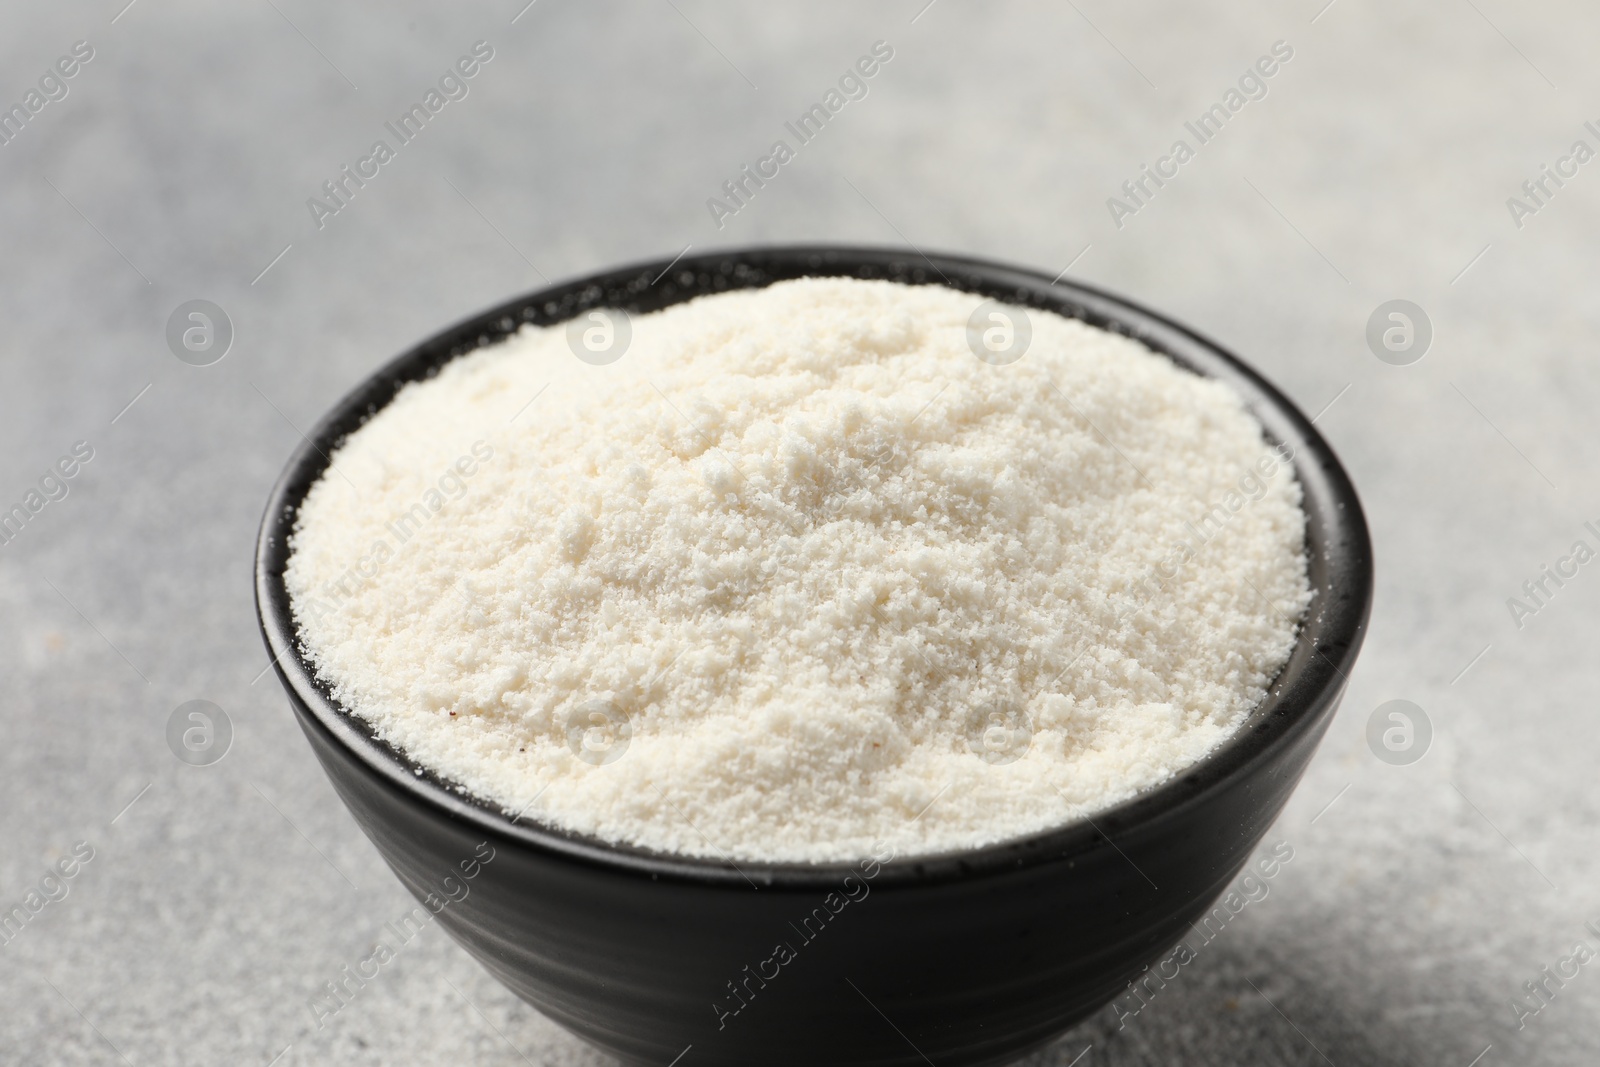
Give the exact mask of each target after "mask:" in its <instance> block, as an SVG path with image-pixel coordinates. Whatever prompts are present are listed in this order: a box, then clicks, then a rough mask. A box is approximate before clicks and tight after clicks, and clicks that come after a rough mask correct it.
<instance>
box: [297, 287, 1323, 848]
mask: <svg viewBox="0 0 1600 1067" xmlns="http://www.w3.org/2000/svg"><path fill="white" fill-rule="evenodd" d="M981 303H982V300H981V298H979V297H975V296H971V295H968V294H964V293H959V292H954V291H951V290H949V289H944V288H939V287H935V286H921V287H910V286H901V285H896V284H892V283H888V282H865V281H854V280H846V279H834V278H824V279H806V280H801V281H792V282H785V283H781V284H777V285H773V286H771V287H770V288H766V289H759V290H748V291H736V292H729V293H723V294H718V295H714V296H708V297H703V298H701V299H698V300H695V301H693V302H691V303H687V304H682V305H678V306H674V307H671V308H668V309H666V310H664V311H660V312H656V313H652V314H649V315H640V316H636V317H634V318H632V320H631V322H629V323H626V324H624V323H623V322H622V320H621V317H620V316H615V315H613V316H611V317H610V319H605V318H595V319H594V320H593V325H591V326H589V327H586V328H592V329H600V330H602V331H606V330H609V331H612V332H610V333H605V335H604V339H606V340H610V341H612V342H613V343H614V344H616V345H617V346H618V347H620V345H621V343H623V342H619V341H618V340H617V337H618V331H620V333H621V336H622V337H623V339H624V341H625V343H626V348H625V350H624V351H623V353H622V355H621V357H620V358H617V359H616V360H615V361H614V362H610V363H607V364H604V365H597V362H598V361H596V360H594V359H592V358H584V359H579V358H575V355H574V353H575V352H581V351H582V350H581V349H580V348H578V347H577V346H576V342H575V341H573V340H569V338H580V337H581V334H579V333H576V332H574V331H571V330H569V329H568V327H566V326H557V327H551V328H533V327H525V328H523V329H522V330H521V332H519V333H518V334H516V335H515V336H513V337H512V338H510V339H509V340H507V341H505V342H504V343H501V344H496V345H493V346H491V347H487V348H483V349H480V350H478V351H476V352H473V353H471V354H469V355H466V356H463V357H461V358H459V359H457V360H455V361H453V362H452V363H450V364H449V365H447V366H446V367H444V368H443V370H442V371H440V373H439V374H438V375H437V376H436V377H434V378H432V379H429V380H427V381H424V382H419V383H416V384H412V385H410V386H408V387H406V388H405V389H404V390H402V391H401V393H400V394H399V395H398V396H397V397H396V398H395V400H394V401H393V402H392V403H391V404H389V405H388V406H387V407H386V408H384V409H383V410H382V411H380V412H378V413H377V414H376V415H375V416H374V417H373V418H372V419H371V420H370V421H368V422H367V423H366V425H365V426H363V427H362V428H361V429H360V430H358V431H357V432H356V433H354V434H352V435H351V436H350V437H349V438H348V439H347V440H346V441H345V442H344V444H343V445H342V447H340V448H339V450H338V451H337V452H336V453H335V454H334V456H333V467H334V469H333V470H330V471H329V473H328V475H327V476H325V477H324V478H322V479H321V480H320V481H319V482H318V483H317V484H316V485H315V486H313V487H312V489H311V491H310V492H309V493H308V494H307V496H306V499H305V502H304V504H303V505H302V506H301V509H300V513H299V518H298V523H297V526H296V532H295V534H294V537H293V543H292V549H293V551H292V556H291V559H290V561H289V564H288V569H287V572H286V581H287V585H288V588H289V591H290V594H291V597H292V600H293V604H294V612H295V617H296V621H297V624H298V627H299V633H300V638H301V641H302V643H303V647H304V649H305V651H306V653H307V655H308V656H309V659H310V661H311V662H312V663H313V665H314V666H315V668H316V670H317V672H318V674H319V676H320V677H321V678H322V679H323V680H324V681H326V682H327V683H328V685H329V686H330V687H331V689H332V692H333V694H334V696H335V697H336V698H337V700H338V701H339V703H340V704H341V705H342V706H343V707H344V708H345V709H347V710H348V711H350V712H352V713H354V714H355V715H358V716H360V717H362V718H363V719H365V720H367V721H368V722H370V723H371V724H372V725H373V727H374V728H375V729H376V731H377V732H378V734H379V735H380V736H382V737H384V738H386V739H388V740H390V741H391V742H393V743H394V744H395V745H397V746H398V747H399V748H400V749H402V750H403V751H404V752H405V753H406V754H407V755H408V756H409V757H410V758H411V759H413V760H415V761H416V762H417V764H418V765H419V766H426V767H428V768H431V769H433V770H434V771H436V772H438V773H439V774H440V775H442V776H443V777H444V778H446V779H448V780H450V781H452V782H454V783H457V784H458V787H459V789H460V790H461V791H463V792H466V793H470V794H473V795H475V796H477V797H479V798H481V799H483V800H486V801H489V802H492V803H495V804H498V805H500V806H501V807H503V808H504V809H505V810H506V811H507V812H508V813H520V814H521V815H522V817H523V818H525V819H527V820H530V821H536V822H541V823H544V824H547V825H553V826H556V827H561V828H564V829H568V830H572V831H577V832H580V833H583V834H589V835H593V836H596V837H599V838H601V839H604V840H607V841H611V842H621V843H627V844H631V845H636V846H642V847H645V848H649V849H654V850H658V851H663V852H673V853H682V854H689V855H694V856H705V857H712V858H717V857H727V858H732V859H734V860H736V861H739V860H744V861H749V860H757V861H761V860H766V861H835V860H848V859H852V858H855V857H859V856H862V855H866V854H869V853H870V852H872V851H873V850H874V845H878V847H879V848H881V847H882V846H883V845H885V844H886V845H888V846H890V847H892V848H894V849H895V851H896V852H897V853H898V854H899V855H902V856H904V855H917V854H929V853H936V852H945V851H950V850H956V849H963V848H970V847H974V846H978V845H983V844H986V843H990V842H995V841H999V840H1003V839H1007V838H1014V837H1018V836H1021V835H1025V834H1029V833H1033V832H1037V831H1040V830H1044V829H1047V828H1050V827H1053V826H1058V825H1061V824H1064V823H1067V822H1070V821H1072V820H1074V819H1078V818H1080V817H1082V816H1085V815H1092V814H1094V813H1095V812H1097V811H1099V810H1100V809H1103V808H1105V807H1107V806H1109V805H1111V804H1114V803H1116V802H1119V801H1122V800H1125V799H1127V798H1129V797H1132V796H1134V795H1135V794H1136V793H1138V792H1140V791H1141V790H1145V789H1148V788H1150V787H1151V786H1154V785H1156V784H1158V783H1160V782H1162V781H1164V780H1166V779H1168V778H1170V777H1171V776H1172V775H1173V774H1175V773H1176V772H1178V771H1181V770H1182V769H1183V768H1185V767H1187V766H1189V765H1191V764H1193V763H1194V762H1195V761H1196V760H1198V759H1200V758H1201V757H1202V756H1204V755H1205V754H1206V753H1207V752H1208V751H1210V750H1211V749H1213V748H1214V747H1216V746H1217V745H1218V743H1219V742H1221V741H1222V740H1223V739H1224V738H1226V737H1227V736H1228V735H1229V734H1230V733H1231V732H1232V731H1233V730H1234V729H1235V728H1236V727H1237V726H1238V725H1239V723H1240V722H1241V720H1242V719H1243V718H1244V716H1245V715H1246V714H1247V713H1248V712H1249V711H1250V710H1251V709H1252V708H1253V707H1254V706H1255V705H1256V704H1258V703H1259V702H1260V701H1261V700H1262V699H1263V697H1264V695H1265V690H1266V687H1267V686H1268V685H1269V684H1270V683H1271V681H1272V679H1273V678H1274V676H1275V675H1276V674H1277V672H1278V671H1279V669H1280V668H1281V667H1282V666H1283V664H1284V663H1285V661H1286V660H1287V658H1288V655H1289V652H1290V649H1291V647H1292V645H1293V643H1294V640H1295V634H1296V627H1297V621H1298V620H1299V618H1300V617H1301V615H1302V614H1303V612H1304V610H1305V608H1306V605H1307V603H1308V601H1309V599H1310V593H1309V590H1308V585H1307V578H1306V562H1305V553H1304V532H1305V518H1304V515H1303V513H1302V511H1301V508H1300V488H1299V485H1298V483H1297V482H1296V481H1295V479H1294V477H1293V472H1292V468H1291V465H1290V462H1289V459H1290V457H1289V455H1288V453H1287V450H1286V449H1282V448H1280V449H1274V448H1273V447H1272V446H1270V445H1269V444H1268V442H1267V441H1266V440H1265V439H1264V437H1263V434H1262V429H1261V426H1260V425H1259V424H1258V423H1257V422H1256V421H1255V420H1254V418H1253V417H1252V416H1251V415H1249V414H1248V413H1247V412H1246V411H1245V410H1244V408H1243V406H1242V404H1241V401H1240V400H1239V398H1238V397H1237V396H1236V395H1235V394H1234V393H1233V392H1232V391H1231V390H1230V389H1228V388H1227V387H1225V386H1224V385H1222V384H1220V383H1217V382H1213V381H1209V380H1206V379H1203V378H1200V377H1198V376H1196V375H1194V374H1192V373H1189V372H1187V371H1185V370H1182V369H1180V368H1179V367H1177V366H1176V365H1175V364H1173V363H1172V362H1171V361H1170V360H1169V359H1167V358H1166V357H1165V356H1161V355H1158V354H1155V353H1153V352H1151V351H1150V350H1148V349H1147V348H1145V347H1143V346H1142V345H1140V344H1139V343H1138V342H1136V341H1134V340H1131V339H1129V338H1126V337H1122V336H1118V335H1114V334H1111V333H1108V332H1105V331H1102V330H1099V329H1096V328H1094V327H1091V326H1088V325H1085V324H1084V323H1081V322H1078V321H1073V320H1069V319H1065V318H1061V317H1058V316H1056V315H1053V314H1049V313H1045V312H1041V311H1037V310H1028V311H1026V312H1025V313H1024V312H1021V311H1020V310H1017V309H1012V310H1011V311H1009V312H1007V313H1006V314H1008V315H1010V316H1013V318H1012V320H1011V321H1013V322H1025V324H1026V327H1027V328H1031V338H1030V339H1029V341H1028V345H1027V348H1026V350H1025V352H1024V353H1023V355H1022V356H1021V358H1019V359H1017V360H1016V361H1015V362H1011V363H1008V364H1006V365H994V363H993V362H990V361H986V360H985V359H980V358H977V357H976V356H975V355H974V351H975V348H974V347H973V345H972V344H971V343H970V342H969V336H971V335H970V334H969V329H968V322H969V319H970V318H972V317H973V315H974V312H975V311H977V310H978V309H979V305H980V304H981ZM994 321H996V322H999V321H1000V320H994ZM581 325H582V324H580V326H581ZM981 325H982V323H981V322H980V326H981ZM608 358H609V357H608Z"/></svg>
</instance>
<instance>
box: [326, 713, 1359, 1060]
mask: <svg viewBox="0 0 1600 1067" xmlns="http://www.w3.org/2000/svg"><path fill="white" fill-rule="evenodd" d="M1338 696H1339V694H1338V693H1336V692H1330V693H1329V694H1328V698H1329V699H1328V700H1327V702H1326V704H1325V706H1324V707H1322V708H1319V709H1316V710H1315V711H1314V712H1313V713H1312V714H1310V715H1308V716H1307V717H1306V718H1305V720H1304V729H1301V730H1299V731H1297V732H1296V733H1295V734H1294V735H1293V736H1291V737H1288V738H1285V743H1284V744H1282V745H1280V746H1279V747H1277V748H1276V749H1275V750H1274V751H1272V752H1271V753H1269V754H1268V755H1267V756H1266V758H1263V759H1261V760H1259V761H1257V762H1256V763H1255V764H1254V765H1252V766H1251V767H1250V768H1248V771H1247V773H1241V774H1238V775H1235V776H1233V777H1231V778H1229V779H1228V780H1227V781H1226V782H1225V783H1223V784H1222V785H1221V786H1220V787H1218V788H1216V789H1213V790H1211V791H1210V792H1209V793H1207V794H1206V795H1204V796H1202V797H1198V798H1196V799H1195V800H1193V801H1192V802H1190V803H1189V804H1187V805H1185V806H1184V807H1183V808H1181V809H1180V810H1178V811H1175V812H1174V813H1173V814H1172V815H1171V816H1170V817H1168V818H1165V819H1161V820H1155V821H1152V822H1149V823H1146V824H1144V825H1143V826H1142V827H1139V828H1136V829H1134V830H1132V831H1130V832H1128V833H1127V834H1126V835H1121V834H1119V835H1117V837H1116V838H1115V840H1114V847H1113V843H1108V842H1107V841H1106V840H1105V839H1104V838H1101V839H1100V840H1099V843H1098V845H1097V846H1096V847H1091V848H1089V849H1087V850H1085V851H1082V852H1078V853H1075V854H1071V855H1066V854H1064V855H1062V856H1060V857H1059V858H1058V859H1056V860H1055V861H1052V862H1043V863H1032V864H1029V865H1027V866H1024V867H1019V868H1018V869H1017V870H1015V871H1009V872H1007V871H1001V872H985V873H984V874H982V875H980V876H977V877H973V878H971V879H953V880H952V879H942V880H939V881H936V882H933V883H931V884H919V883H916V882H905V881H901V882H899V883H896V884H883V883H881V880H880V879H879V878H871V877H867V874H868V873H869V872H871V870H872V864H871V862H870V860H869V861H867V863H866V866H865V868H864V869H863V870H862V872H861V876H860V877H858V878H856V879H855V880H854V881H851V882H849V883H848V884H846V883H845V881H844V880H843V879H841V884H840V885H839V886H838V888H837V895H836V896H834V897H832V898H831V899H830V898H829V896H828V893H827V892H825V891H821V890H817V889H812V890H797V889H789V888H785V887H782V886H774V885H767V886H762V887H760V888H753V887H752V886H750V885H748V884H746V883H744V882H742V881H741V882H739V883H738V884H736V885H722V886H716V887H709V886H706V885H703V884H695V883H686V882H683V881H680V880H679V879H676V878H670V877H666V878H651V877H649V876H648V875H642V874H620V873H619V872H617V871H616V870H614V869H609V868H606V867H604V866H599V865H595V864H592V863H589V862H587V861H584V860H578V859H574V858H571V857H566V856H559V855H548V854H541V853H538V852H530V851H528V850H526V849H524V848H521V847H519V845H518V843H517V842H515V841H514V840H507V839H505V838H499V839H496V837H495V835H493V834H492V833H489V834H486V833H485V832H484V831H483V830H482V829H481V828H478V827H474V826H472V825H469V824H466V823H463V822H461V821H459V820H456V819H453V818H451V817H450V816H449V815H448V814H446V813H444V812H442V811H440V810H439V809H437V808H436V807H434V806H433V805H431V804H428V803H426V802H424V801H422V800H420V799H419V798H418V797H416V796H415V795H414V794H410V793H407V792H406V791H404V790H402V789H399V788H397V787H395V786H394V785H393V784H391V783H389V782H387V781H385V780H382V779H379V778H375V777H374V776H372V775H371V774H370V773H369V772H368V771H367V769H366V767H365V766H364V765H363V764H362V763H361V761H359V760H358V759H356V758H354V756H353V755H352V754H351V752H350V751H349V749H348V747H347V746H346V745H344V744H343V743H342V742H340V741H339V740H338V739H337V738H335V737H334V736H333V735H332V734H330V733H329V732H328V731H327V730H326V729H325V728H324V727H323V726H322V725H321V723H320V722H318V721H317V719H316V717H315V716H313V715H311V714H310V713H309V712H308V711H307V710H306V709H305V708H304V707H303V706H302V705H300V703H299V702H298V701H296V702H295V703H296V708H295V710H296V713H297V715H298V717H299V720H300V725H301V727H302V728H303V729H304V731H305V733H306V736H307V738H308V739H309V740H310V742H311V745H312V748H313V749H314V750H315V752H316V755H317V758H318V759H319V760H320V761H321V763H322V766H323V768H324V769H325V770H326V771H327V773H328V776H329V778H330V779H332V781H333V784H334V787H335V788H336V789H337V790H338V793H339V796H340V797H341V799H342V800H343V801H344V803H345V804H346V805H347V806H348V807H349V809H350V811H351V813H352V814H353V815H354V816H355V819H356V821H357V823H358V824H359V825H360V826H361V828H362V830H363V831H365V832H366V834H367V836H368V837H369V838H371V839H372V842H373V843H374V844H375V845H376V846H377V848H378V850H379V852H380V853H381V854H382V855H383V857H384V859H385V860H386V861H387V862H388V864H389V866H390V867H391V868H392V869H393V870H394V872H395V874H396V875H398V876H399V878H400V881H401V882H402V883H404V884H405V886H406V888H407V889H408V890H410V891H411V893H412V894H413V895H415V896H416V898H417V899H418V901H420V902H423V906H425V907H428V908H429V909H430V910H434V909H437V910H436V915H437V918H438V921H439V922H440V924H441V925H442V926H443V927H444V929H445V930H446V931H447V932H448V933H449V934H450V936H451V937H453V938H454V939H455V940H456V941H457V942H459V943H460V944H461V946H462V947H463V948H465V949H466V950H467V951H468V952H469V953H471V954H472V955H473V956H474V957H475V958H476V959H477V960H478V961H479V962H480V963H482V964H483V966H484V967H485V968H487V969H488V970H489V971H490V972H491V973H492V974H494V976H495V977H496V978H498V979H499V980H500V981H501V982H503V983H504V984H505V985H506V986H508V987H509V988H510V989H512V990H513V991H514V992H516V994H517V995H518V996H520V997H522V998H523V999H524V1000H526V1001H527V1002H528V1003H529V1004H531V1005H533V1006H534V1007H535V1008H537V1009H538V1010H539V1011H541V1012H543V1013H544V1014H545V1015H547V1016H549V1017H550V1018H552V1019H554V1020H555V1021H556V1022H558V1023H560V1024H561V1025H563V1026H565V1027H566V1028H567V1029H569V1030H571V1031H572V1032H573V1033H575V1034H577V1035H578V1036H580V1037H582V1038H584V1039H585V1040H587V1041H590V1042H592V1043H593V1044H595V1045H598V1046H600V1047H601V1048H603V1049H605V1050H606V1051H608V1052H610V1053H612V1054H613V1055H615V1056H617V1057H618V1058H619V1059H622V1060H623V1061H624V1062H627V1063H637V1064H656V1065H660V1067H665V1065H666V1064H669V1063H671V1062H673V1059H674V1057H676V1056H677V1055H678V1054H679V1053H681V1052H683V1051H684V1049H685V1048H688V1047H689V1046H691V1045H692V1046H693V1048H692V1050H691V1051H690V1053H689V1054H688V1055H687V1056H685V1057H684V1059H683V1061H682V1067H691V1065H695V1064H706V1065H722V1064H726V1065H729V1067H734V1065H748V1064H751V1063H764V1064H773V1065H780V1067H788V1065H794V1067H801V1065H807V1067H814V1065H816V1064H831V1065H836V1067H867V1065H889V1064H905V1065H907V1067H910V1065H913V1064H925V1063H926V1060H924V1058H923V1057H924V1056H926V1057H927V1059H931V1060H932V1061H933V1062H934V1063H937V1064H941V1065H952V1067H954V1065H961V1064H999V1063H1006V1062H1009V1061H1011V1060H1013V1059H1015V1058H1017V1057H1019V1056H1021V1055H1023V1054H1025V1053H1026V1052H1028V1051H1029V1050H1030V1049H1032V1048H1035V1047H1037V1046H1040V1045H1042V1044H1046V1043H1048V1042H1049V1041H1051V1040H1053V1039H1054V1038H1056V1037H1057V1036H1059V1035H1060V1034H1061V1033H1062V1032H1064V1031H1065V1030H1067V1029H1068V1028H1069V1027H1071V1026H1073V1025H1074V1024H1076V1023H1078V1022H1080V1021H1082V1020H1083V1019H1085V1018H1086V1017H1088V1016H1089V1015H1090V1014H1092V1013H1093V1012H1094V1011H1096V1010H1097V1009H1099V1008H1101V1007H1103V1006H1104V1005H1105V1004H1107V1003H1108V1002H1109V1001H1111V1000H1112V999H1113V998H1115V997H1117V996H1118V995H1119V994H1124V993H1126V991H1127V984H1128V983H1129V982H1130V981H1132V980H1133V979H1135V978H1137V977H1138V976H1139V975H1140V973H1141V971H1142V970H1143V968H1144V967H1146V966H1147V965H1149V964H1151V963H1153V962H1155V961H1156V960H1157V959H1158V958H1160V957H1161V956H1163V955H1164V954H1165V953H1166V951H1167V950H1168V949H1170V948H1171V947H1172V946H1173V945H1175V944H1176V943H1177V941H1178V940H1179V939H1180V938H1183V937H1184V935H1185V933H1186V932H1188V931H1189V929H1190V927H1191V925H1192V924H1194V923H1195V922H1197V921H1199V920H1200V919H1201V918H1202V917H1203V916H1205V915H1206V913H1207V911H1208V910H1209V909H1210V907H1211V905H1212V904H1213V903H1214V902H1215V900H1216V899H1217V897H1218V896H1219V895H1220V894H1221V893H1222V892H1223V891H1224V889H1225V888H1226V887H1227V885H1228V883H1229V882H1230V881H1232V880H1233V878H1234V877H1235V876H1236V875H1237V874H1238V873H1239V871H1240V869H1241V868H1242V867H1243V866H1244V864H1245V863H1246V862H1247V861H1248V860H1249V859H1250V857H1251V854H1252V852H1253V851H1254V850H1255V849H1256V847H1257V845H1259V844H1260V842H1261V839H1262V837H1263V835H1265V833H1266V832H1267V829H1268V827H1270V826H1271V824H1272V822H1273V820H1274V819H1275V818H1276V817H1277V815H1278V812H1279V811H1280V810H1281V808H1282V807H1283V804H1284V802H1285V801H1286V800H1287V799H1288V797H1289V793H1290V791H1291V790H1292V789H1293V788H1294V785H1295V783H1296V782H1298V780H1299V778H1300V776H1301V773H1302V772H1303V771H1304V770H1305V767H1306V764H1307V762H1308V761H1309V760H1310V758H1311V755H1312V753H1313V751H1314V749H1315V747H1316V744H1317V742H1318V740H1319V739H1320V738H1321V736H1322V733H1323V731H1324V730H1325V728H1326V726H1327V723H1328V721H1329V719H1330V718H1331V717H1332V714H1333V711H1334V709H1335V706H1336V705H1337V703H1338ZM486 855H489V856H492V859H490V860H489V861H488V862H482V859H483V857H484V856H486ZM464 864H465V866H463V865H464ZM467 871H473V872H474V874H475V876H474V877H471V878H468V877H467V875H466V872H467ZM834 909H837V911H835V910H834ZM1191 944H1193V945H1196V946H1198V940H1192V941H1191ZM780 946H783V947H784V948H786V949H787V950H788V953H787V955H786V953H785V952H784V951H782V949H780ZM1201 951H1203V950H1201ZM1178 980H1180V981H1181V978H1180V979H1178ZM730 983H731V985H730Z"/></svg>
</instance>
